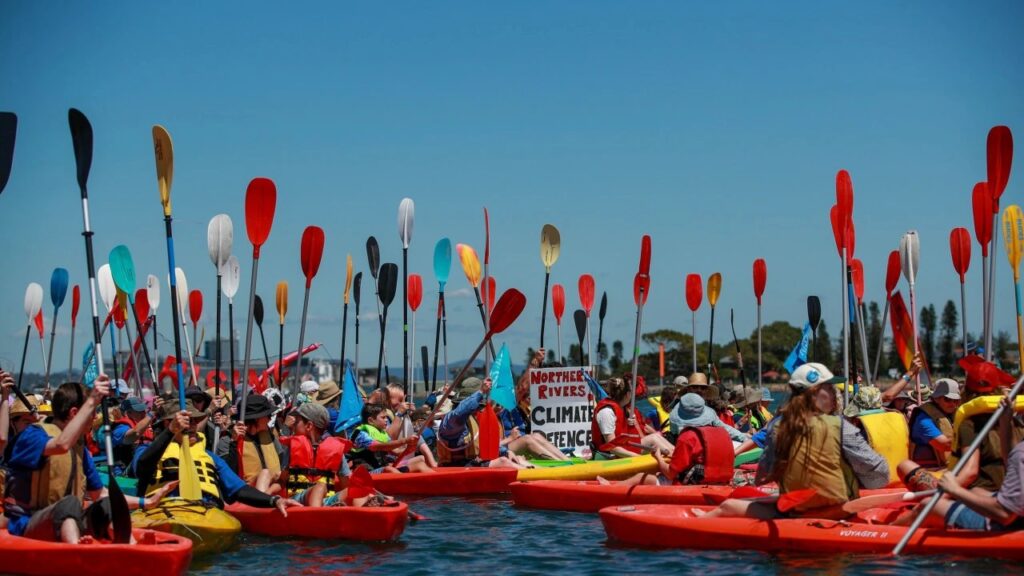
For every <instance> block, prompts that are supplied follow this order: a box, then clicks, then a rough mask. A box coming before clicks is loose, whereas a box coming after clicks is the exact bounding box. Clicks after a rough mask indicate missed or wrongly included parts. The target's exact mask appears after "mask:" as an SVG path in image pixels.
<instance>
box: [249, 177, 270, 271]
mask: <svg viewBox="0 0 1024 576" xmlns="http://www.w3.org/2000/svg"><path fill="white" fill-rule="evenodd" d="M276 208H277V187H275V186H274V182H273V181H272V180H271V179H269V178H253V179H252V181H251V182H249V187H248V188H247V189H246V190H245V232H246V234H248V235H249V242H252V257H253V258H259V257H260V247H261V246H263V243H264V242H266V241H267V237H268V236H270V227H271V225H273V224H274V210H275V209H276Z"/></svg>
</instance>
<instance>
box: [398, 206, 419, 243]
mask: <svg viewBox="0 0 1024 576" xmlns="http://www.w3.org/2000/svg"><path fill="white" fill-rule="evenodd" d="M415 213H416V204H415V203H414V202H413V201H412V198H402V202H401V203H400V204H399V205H398V237H399V238H400V239H401V240H402V248H408V247H409V243H410V242H412V221H413V217H414V216H415Z"/></svg>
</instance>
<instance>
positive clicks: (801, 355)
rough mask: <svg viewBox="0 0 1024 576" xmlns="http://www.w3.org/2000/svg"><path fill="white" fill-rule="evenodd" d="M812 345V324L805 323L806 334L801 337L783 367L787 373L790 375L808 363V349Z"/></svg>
mask: <svg viewBox="0 0 1024 576" xmlns="http://www.w3.org/2000/svg"><path fill="white" fill-rule="evenodd" d="M810 344H811V323H810V322H806V323H804V333H803V335H802V336H801V337H800V341H799V342H797V343H796V346H794V347H793V351H792V352H790V353H789V356H788V357H787V358H786V361H785V363H783V366H785V368H786V372H789V373H790V374H792V373H793V370H796V369H797V366H800V365H801V364H803V363H805V362H807V349H808V348H809V347H810Z"/></svg>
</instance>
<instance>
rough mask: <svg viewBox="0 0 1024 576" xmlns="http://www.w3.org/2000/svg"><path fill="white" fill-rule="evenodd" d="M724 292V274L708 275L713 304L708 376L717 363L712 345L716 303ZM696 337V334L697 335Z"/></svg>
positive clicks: (709, 338) (709, 334)
mask: <svg viewBox="0 0 1024 576" xmlns="http://www.w3.org/2000/svg"><path fill="white" fill-rule="evenodd" d="M721 293H722V275H721V274H719V273H718V272H715V273H714V274H712V275H711V276H708V304H710V305H711V327H710V332H709V333H708V377H710V376H711V366H712V364H714V363H715V360H714V358H713V357H712V355H711V350H712V348H711V346H712V345H713V344H714V341H715V304H717V303H718V296H719V295H720V294H721ZM695 337H696V336H695Z"/></svg>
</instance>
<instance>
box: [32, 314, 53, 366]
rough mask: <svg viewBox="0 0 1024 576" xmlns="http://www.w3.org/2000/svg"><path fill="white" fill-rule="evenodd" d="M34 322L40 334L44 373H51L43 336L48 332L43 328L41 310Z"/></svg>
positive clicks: (40, 354) (40, 352)
mask: <svg viewBox="0 0 1024 576" xmlns="http://www.w3.org/2000/svg"><path fill="white" fill-rule="evenodd" d="M33 322H34V324H35V326H36V332H38V333H39V356H40V357H41V358H42V359H43V371H44V372H49V370H50V369H49V367H48V366H47V364H46V349H45V348H44V346H45V345H44V344H43V338H44V335H43V334H44V332H45V331H46V329H45V328H44V327H43V310H42V309H40V310H39V312H37V313H36V317H35V318H34V319H33Z"/></svg>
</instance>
